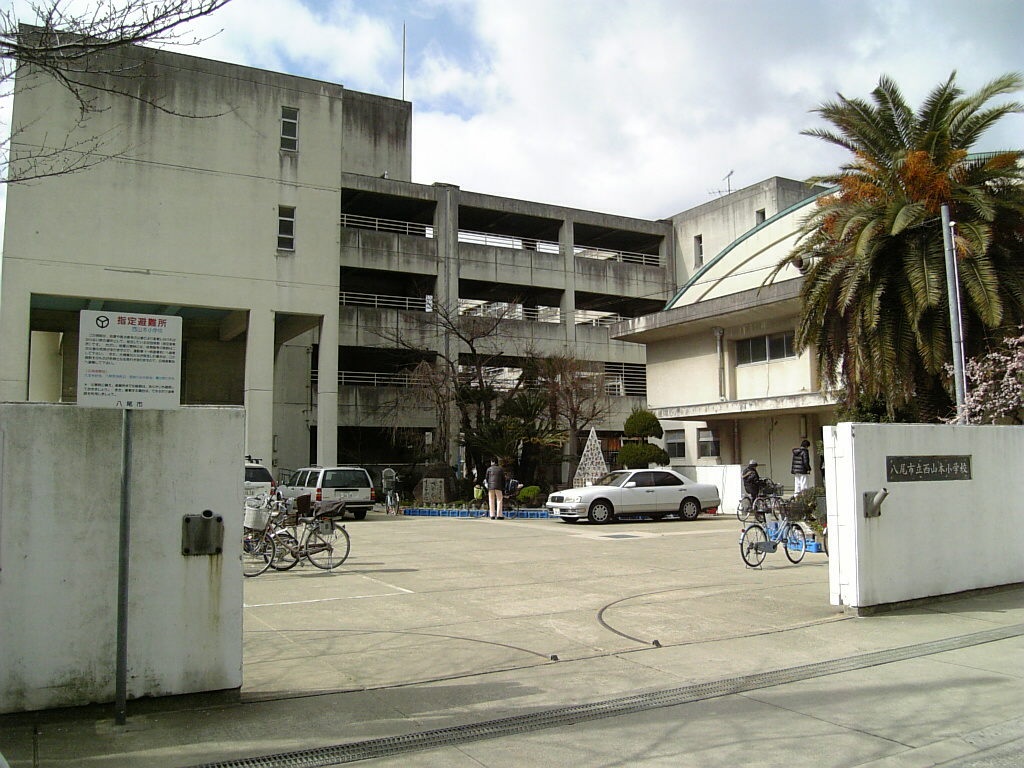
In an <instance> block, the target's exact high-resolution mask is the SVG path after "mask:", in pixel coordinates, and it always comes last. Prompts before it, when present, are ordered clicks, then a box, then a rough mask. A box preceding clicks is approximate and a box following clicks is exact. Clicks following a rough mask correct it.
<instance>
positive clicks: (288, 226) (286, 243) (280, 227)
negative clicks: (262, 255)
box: [277, 205, 295, 251]
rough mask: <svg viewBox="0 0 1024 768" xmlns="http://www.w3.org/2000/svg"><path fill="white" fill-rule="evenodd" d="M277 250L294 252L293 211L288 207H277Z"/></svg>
mask: <svg viewBox="0 0 1024 768" xmlns="http://www.w3.org/2000/svg"><path fill="white" fill-rule="evenodd" d="M277 249H278V250H279V251H294V250H295V209H294V208H293V207H291V206H289V205H279V206H278V207H277Z"/></svg>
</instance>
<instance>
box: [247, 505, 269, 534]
mask: <svg viewBox="0 0 1024 768" xmlns="http://www.w3.org/2000/svg"><path fill="white" fill-rule="evenodd" d="M269 522H270V510H269V509H268V508H267V507H249V506H247V507H246V508H245V520H244V522H243V523H242V525H244V526H245V527H246V528H252V529H253V530H254V531H264V530H266V528H267V524H268V523H269Z"/></svg>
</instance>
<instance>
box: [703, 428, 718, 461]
mask: <svg viewBox="0 0 1024 768" xmlns="http://www.w3.org/2000/svg"><path fill="white" fill-rule="evenodd" d="M697 455H698V456H699V457H700V458H702V459H712V458H718V457H719V456H721V455H722V444H721V442H719V440H718V435H716V434H715V431H714V430H713V429H698V430H697Z"/></svg>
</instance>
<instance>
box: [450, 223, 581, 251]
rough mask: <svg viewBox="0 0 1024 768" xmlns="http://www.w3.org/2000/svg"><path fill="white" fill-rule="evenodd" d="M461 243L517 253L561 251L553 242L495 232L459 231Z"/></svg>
mask: <svg viewBox="0 0 1024 768" xmlns="http://www.w3.org/2000/svg"><path fill="white" fill-rule="evenodd" d="M459 242H460V243H476V244H477V245H490V246H493V247H495V248H511V249H512V250H516V251H540V252H541V253H558V252H559V251H560V250H561V248H560V247H559V245H558V243H556V242H553V241H551V240H535V239H533V238H529V237H514V236H512V235H496V234H494V233H493V232H474V231H473V230H471V229H460V230H459Z"/></svg>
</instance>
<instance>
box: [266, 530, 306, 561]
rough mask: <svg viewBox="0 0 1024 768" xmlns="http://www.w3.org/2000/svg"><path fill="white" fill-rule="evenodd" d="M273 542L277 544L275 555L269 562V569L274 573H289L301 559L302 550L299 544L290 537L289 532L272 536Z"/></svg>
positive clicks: (284, 531) (280, 532) (283, 531)
mask: <svg viewBox="0 0 1024 768" xmlns="http://www.w3.org/2000/svg"><path fill="white" fill-rule="evenodd" d="M274 541H275V543H276V544H277V554H276V555H275V556H274V559H273V560H272V561H271V562H270V567H271V568H273V569H274V570H275V571H290V570H291V569H292V568H294V567H295V566H296V565H298V563H299V559H300V558H301V557H302V550H301V549H300V548H299V542H298V541H297V540H296V539H295V537H294V536H293V535H292V533H291V531H286V530H281V531H278V532H277V533H276V534H274Z"/></svg>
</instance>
